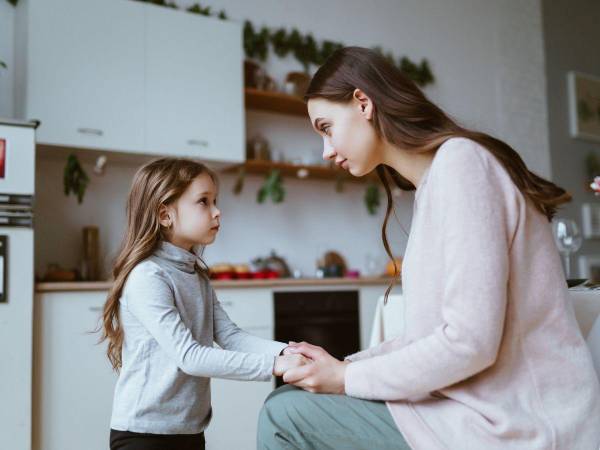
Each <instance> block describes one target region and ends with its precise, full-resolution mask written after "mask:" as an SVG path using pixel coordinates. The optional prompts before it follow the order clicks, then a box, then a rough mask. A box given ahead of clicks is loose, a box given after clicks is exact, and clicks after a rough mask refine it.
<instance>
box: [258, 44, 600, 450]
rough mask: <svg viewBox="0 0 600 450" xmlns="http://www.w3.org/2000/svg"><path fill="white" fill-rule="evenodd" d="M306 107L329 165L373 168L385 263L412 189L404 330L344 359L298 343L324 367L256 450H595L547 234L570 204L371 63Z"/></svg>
mask: <svg viewBox="0 0 600 450" xmlns="http://www.w3.org/2000/svg"><path fill="white" fill-rule="evenodd" d="M306 98H307V99H308V112H309V115H310V119H311V124H312V125H313V126H314V129H315V131H316V132H317V133H319V135H320V136H322V138H323V145H324V152H323V157H324V158H325V159H330V160H335V162H336V163H337V164H338V165H339V166H341V167H342V168H344V169H345V170H348V171H349V172H350V173H351V174H352V175H354V176H364V175H366V174H368V173H369V172H371V171H372V170H374V169H377V172H378V174H379V175H380V178H381V180H382V182H383V184H384V187H385V188H386V192H387V197H388V209H387V214H386V218H385V221H384V225H383V239H384V245H385V247H386V249H387V250H388V253H390V251H389V246H388V243H387V239H386V237H385V224H386V223H387V220H388V218H389V216H390V212H391V210H392V206H393V204H392V196H391V193H390V190H391V189H390V187H389V183H390V182H393V183H394V184H395V185H397V186H398V187H399V188H401V189H405V190H416V193H415V203H414V214H413V218H412V225H411V229H410V236H409V239H408V244H407V247H406V253H405V257H404V264H403V265H402V297H403V299H402V301H403V305H404V318H405V320H404V325H405V328H404V333H403V335H401V336H399V337H398V338H396V339H392V340H389V341H387V342H385V343H383V344H381V345H379V346H376V347H373V348H371V349H368V350H365V351H363V352H360V353H357V354H355V355H351V356H349V357H347V358H346V360H345V361H338V360H337V359H335V358H333V357H332V356H330V355H329V354H328V353H327V352H326V351H325V350H323V349H321V348H318V347H314V346H311V345H308V344H299V345H298V346H297V347H296V348H297V351H299V352H301V353H303V354H305V355H306V356H308V357H310V358H311V359H313V360H314V361H315V362H314V363H312V364H308V365H305V366H303V367H299V368H294V369H291V370H290V371H288V372H287V373H286V374H285V376H284V380H285V381H286V382H288V383H293V384H295V385H296V386H298V387H301V388H303V389H305V390H306V391H309V392H305V391H302V390H299V389H296V388H293V387H284V388H281V389H280V390H279V391H275V392H274V393H273V394H272V395H271V397H270V398H269V399H268V400H267V401H266V403H265V406H264V408H263V411H262V413H261V415H260V419H259V449H269V450H274V449H292V448H294V449H309V448H310V449H314V448H318V449H319V450H326V449H341V448H343V449H346V450H350V449H365V448H377V449H408V448H411V449H414V450H442V449H447V450H480V449H486V450H504V449H510V450H550V449H552V450H592V449H598V448H599V445H600V426H599V424H600V386H599V384H598V378H597V377H596V374H595V372H594V368H593V366H592V360H591V356H590V352H589V350H588V349H587V347H586V344H585V341H584V340H583V338H582V336H581V332H580V330H579V328H578V326H577V322H576V320H575V316H574V313H573V308H572V305H571V303H570V299H569V295H568V292H567V285H566V283H565V278H564V273H563V270H562V267H561V262H560V258H559V255H558V251H557V249H556V246H555V244H554V240H553V237H552V231H551V227H550V226H549V221H550V220H551V219H552V217H553V216H554V214H555V212H556V209H557V207H558V206H559V205H561V204H562V203H565V202H566V201H568V200H569V195H568V194H567V193H566V192H565V191H564V190H563V189H561V188H559V187H558V186H556V185H554V184H553V183H551V182H549V181H547V180H544V179H542V178H541V177H539V176H537V175H535V174H533V173H532V172H530V171H529V170H528V169H527V167H526V166H525V164H524V162H523V160H522V159H521V158H520V156H519V155H518V154H517V152H515V151H514V150H513V149H512V148H511V147H510V146H508V145H507V144H506V143H504V142H502V141H500V140H498V139H495V138H493V137H491V136H489V135H486V134H484V133H479V132H476V131H471V130H468V129H465V128H463V127H461V126H459V125H458V124H456V123H455V122H454V121H453V120H452V119H450V118H449V117H448V116H447V115H446V114H445V113H444V112H443V111H442V110H441V109H440V108H439V107H437V106H436V105H434V104H433V103H432V102H430V101H429V100H428V99H427V98H426V97H425V95H424V94H423V93H422V92H421V91H420V90H419V88H418V87H417V86H416V85H415V84H414V83H413V82H411V81H410V80H409V79H407V78H406V77H405V76H404V75H403V74H402V73H401V72H400V71H399V70H397V69H396V68H395V67H394V66H392V65H390V64H389V63H388V62H387V61H386V60H385V59H384V58H382V57H380V56H378V55H377V54H376V53H375V52H373V51H370V50H367V49H362V48H357V47H349V48H344V49H341V50H339V51H337V52H335V53H334V54H333V55H332V56H331V58H330V59H328V60H327V61H326V62H325V64H324V65H323V66H322V67H321V68H319V70H318V71H317V73H316V74H315V76H314V78H313V80H312V81H311V84H310V86H309V88H308V92H307V94H306ZM314 392H317V393H321V394H346V395H315V394H313V393H314ZM298 423H302V424H303V427H299V426H298ZM304 430H310V433H304V432H303V431H304Z"/></svg>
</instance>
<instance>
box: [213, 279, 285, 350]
mask: <svg viewBox="0 0 600 450" xmlns="http://www.w3.org/2000/svg"><path fill="white" fill-rule="evenodd" d="M211 292H212V298H213V320H214V322H213V323H214V335H215V342H216V343H217V344H219V346H221V347H222V348H225V349H228V350H237V351H241V352H248V353H260V354H264V355H270V356H277V355H279V353H280V352H281V351H282V350H283V349H284V348H285V347H287V344H284V343H283V342H277V341H272V340H270V339H263V338H260V337H258V336H253V335H252V334H250V333H247V332H246V331H244V330H242V329H240V328H239V327H238V326H237V325H236V324H235V323H234V322H233V321H232V320H231V319H230V318H229V315H228V314H227V312H226V311H225V310H224V309H223V307H222V306H221V302H219V300H218V299H217V295H216V294H215V292H214V290H212V289H211Z"/></svg>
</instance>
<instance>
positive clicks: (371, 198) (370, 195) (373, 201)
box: [364, 183, 379, 215]
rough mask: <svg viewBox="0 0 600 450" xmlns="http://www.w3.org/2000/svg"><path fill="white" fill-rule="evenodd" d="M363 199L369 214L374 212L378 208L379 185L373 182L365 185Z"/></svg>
mask: <svg viewBox="0 0 600 450" xmlns="http://www.w3.org/2000/svg"><path fill="white" fill-rule="evenodd" d="M364 200H365V206H366V207H367V211H369V214H371V215H374V214H376V213H377V209H378V208H379V187H378V186H377V185H376V184H375V183H373V184H370V185H369V186H367V190H366V192H365V197H364Z"/></svg>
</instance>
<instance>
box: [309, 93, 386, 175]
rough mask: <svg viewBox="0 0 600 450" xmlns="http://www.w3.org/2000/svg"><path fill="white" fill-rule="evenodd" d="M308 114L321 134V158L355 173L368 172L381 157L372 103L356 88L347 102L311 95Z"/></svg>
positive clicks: (363, 173) (376, 164) (378, 162)
mask: <svg viewBox="0 0 600 450" xmlns="http://www.w3.org/2000/svg"><path fill="white" fill-rule="evenodd" d="M308 115H309V116H310V121H311V124H312V126H313V127H314V129H315V131H316V132H317V133H318V134H320V135H321V136H322V137H323V159H325V160H333V161H335V163H336V164H337V165H338V166H340V167H342V168H343V169H345V170H347V171H348V172H350V173H351V174H352V175H354V176H356V177H360V176H363V175H366V174H368V173H369V172H371V171H372V170H373V169H375V167H377V166H378V165H379V164H380V163H381V161H382V150H381V147H382V146H381V139H380V138H379V136H378V135H377V133H376V131H375V128H374V127H373V125H372V121H371V119H372V115H373V105H372V103H371V101H370V99H368V98H367V97H366V96H364V94H362V93H361V91H359V90H358V89H357V90H356V91H355V96H354V97H353V99H352V100H351V101H350V102H347V103H339V102H332V101H329V100H325V99H323V98H313V99H310V100H309V101H308Z"/></svg>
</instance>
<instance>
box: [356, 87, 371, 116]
mask: <svg viewBox="0 0 600 450" xmlns="http://www.w3.org/2000/svg"><path fill="white" fill-rule="evenodd" d="M352 101H353V103H354V105H355V106H356V107H357V108H358V112H359V113H360V114H361V115H362V116H363V117H364V118H365V119H367V120H371V119H372V118H373V102H372V101H371V99H370V98H369V97H368V96H367V95H366V94H365V93H364V92H363V91H361V90H360V89H354V92H353V93H352Z"/></svg>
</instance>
